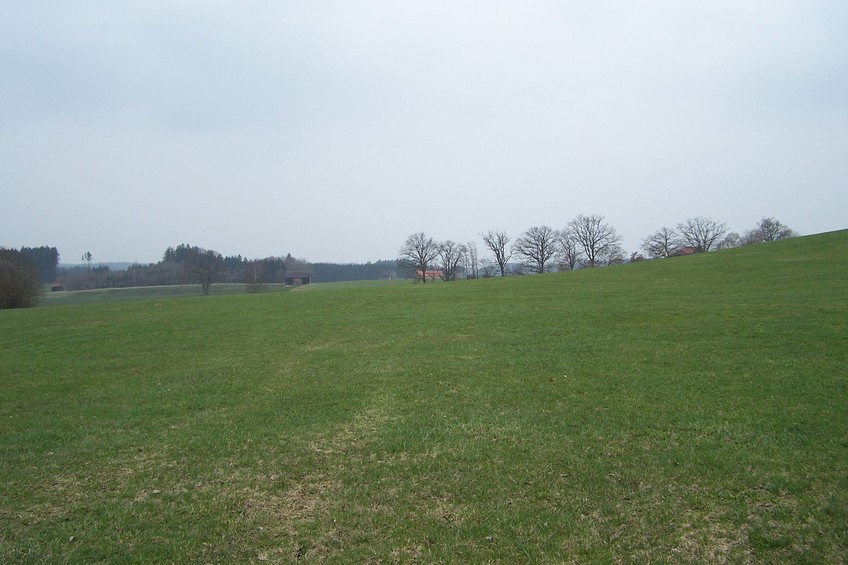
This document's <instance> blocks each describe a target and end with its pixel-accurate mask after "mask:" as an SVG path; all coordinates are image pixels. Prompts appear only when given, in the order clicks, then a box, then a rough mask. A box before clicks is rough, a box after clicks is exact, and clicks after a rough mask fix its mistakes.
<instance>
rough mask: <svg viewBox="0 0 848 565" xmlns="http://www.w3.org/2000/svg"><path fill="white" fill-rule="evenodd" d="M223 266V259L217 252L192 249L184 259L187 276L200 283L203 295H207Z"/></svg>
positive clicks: (197, 248)
mask: <svg viewBox="0 0 848 565" xmlns="http://www.w3.org/2000/svg"><path fill="white" fill-rule="evenodd" d="M223 264H224V258H223V257H221V254H220V253H218V252H217V251H212V250H211V249H201V248H199V247H193V248H191V249H190V250H189V253H188V256H187V257H186V263H185V268H186V272H187V273H188V275H189V276H190V277H191V278H192V279H193V280H194V281H196V282H199V283H200V286H201V288H203V294H209V289H210V287H211V286H212V283H213V282H214V281H215V277H216V275H217V274H218V271H219V270H220V269H221V267H222V266H223Z"/></svg>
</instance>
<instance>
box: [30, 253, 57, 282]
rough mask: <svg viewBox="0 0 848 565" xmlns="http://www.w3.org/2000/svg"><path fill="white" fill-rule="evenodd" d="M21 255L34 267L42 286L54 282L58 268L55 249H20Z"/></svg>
mask: <svg viewBox="0 0 848 565" xmlns="http://www.w3.org/2000/svg"><path fill="white" fill-rule="evenodd" d="M21 253H22V254H23V255H24V257H26V258H27V260H28V261H29V262H30V263H32V264H33V265H35V269H36V271H38V280H39V282H41V283H43V284H47V283H52V282H53V281H55V280H56V276H57V274H58V268H59V250H58V249H56V248H55V247H47V246H46V245H44V246H41V247H21Z"/></svg>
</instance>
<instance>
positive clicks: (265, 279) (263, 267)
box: [44, 244, 397, 290]
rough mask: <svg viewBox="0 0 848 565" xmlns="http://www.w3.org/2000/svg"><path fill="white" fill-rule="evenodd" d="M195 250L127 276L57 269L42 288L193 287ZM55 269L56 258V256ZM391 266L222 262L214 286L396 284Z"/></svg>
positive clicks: (184, 249)
mask: <svg viewBox="0 0 848 565" xmlns="http://www.w3.org/2000/svg"><path fill="white" fill-rule="evenodd" d="M198 250H200V248H199V247H196V246H192V245H188V244H180V245H178V246H176V247H169V248H168V249H166V250H165V253H164V254H163V256H162V260H161V261H159V262H158V263H152V264H148V265H139V264H136V265H131V266H129V267H128V268H127V269H126V270H113V269H110V268H109V267H108V266H106V265H97V266H93V267H90V266H85V265H83V266H76V267H71V268H66V269H59V270H58V273H57V276H54V277H53V278H51V279H49V281H48V280H45V281H44V282H52V281H53V280H56V278H57V277H58V280H59V281H60V282H61V284H62V287H63V288H64V289H65V290H89V289H101V288H128V287H135V286H159V285H180V284H193V283H195V282H196V280H195V278H194V275H193V274H192V273H191V272H190V270H189V269H187V268H186V265H187V263H188V262H189V260H190V257H191V255H192V253H193V252H196V251H198ZM56 256H57V263H58V253H57V255H56ZM396 270H397V266H396V262H395V261H377V262H375V263H370V262H369V263H365V264H356V263H351V264H336V263H309V262H307V261H305V260H303V259H297V258H294V257H292V256H291V254H288V255H287V256H286V257H266V258H265V259H248V258H246V257H242V256H241V255H233V256H227V257H222V258H221V265H220V267H219V268H218V269H217V270H216V273H215V276H214V281H215V282H218V283H231V284H241V283H244V284H256V281H257V279H256V277H257V273H261V284H284V283H285V280H286V273H287V272H294V271H297V272H303V271H306V272H311V273H312V282H338V281H353V280H369V279H383V278H395V277H396V276H397V274H396Z"/></svg>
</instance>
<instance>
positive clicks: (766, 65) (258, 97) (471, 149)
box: [0, 0, 848, 262]
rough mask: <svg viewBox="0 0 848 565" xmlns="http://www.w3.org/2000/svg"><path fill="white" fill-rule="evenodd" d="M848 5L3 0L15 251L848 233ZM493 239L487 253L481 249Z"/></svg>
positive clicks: (143, 255)
mask: <svg viewBox="0 0 848 565" xmlns="http://www.w3.org/2000/svg"><path fill="white" fill-rule="evenodd" d="M846 29H848V2H845V1H844V0H835V1H824V0H805V1H803V2H802V1H798V0H792V1H784V0H769V1H749V2H738V0H733V1H730V0H716V1H712V2H681V1H679V0H656V1H635V2H631V1H627V2H625V1H621V2H612V1H588V0H585V1H534V2H493V1H485V2H483V1H480V2H462V1H459V2H457V1H433V0H427V1H411V2H397V1H380V2H342V1H339V2H323V1H309V2H282V1H279V2H272V1H267V2H225V1H217V2H213V1H209V2H205V1H204V2H201V1H174V0H169V1H167V2H159V1H151V0H146V1H138V2H112V1H105V0H90V1H85V2H83V1H74V0H62V1H39V0H34V1H31V2H29V1H28V2H21V1H16V0H15V1H13V0H9V1H4V0H0V191H2V203H3V204H2V206H1V207H0V245H2V246H6V247H20V246H22V245H27V246H36V245H55V246H56V247H58V248H59V252H60V253H61V255H62V260H63V261H65V262H77V261H78V260H79V257H80V256H81V255H82V254H83V253H84V252H86V251H90V252H91V253H92V254H93V256H94V259H95V261H134V260H137V261H140V262H153V261H157V260H159V259H160V258H161V255H162V253H163V252H164V250H165V248H167V247H168V246H170V245H177V244H179V243H190V244H193V245H200V246H202V247H206V248H210V249H215V250H217V251H219V252H221V253H223V254H225V255H234V254H238V253H240V254H243V255H245V256H247V257H250V258H259V257H266V256H269V255H285V254H286V253H292V254H293V255H295V256H298V257H304V258H306V259H309V260H311V261H363V262H364V261H368V260H377V259H388V258H393V257H395V256H396V254H397V250H398V248H399V247H400V246H401V244H402V243H403V241H404V239H405V238H406V236H407V235H408V234H410V233H412V232H416V231H424V232H426V233H427V234H428V235H431V236H433V237H435V238H437V239H453V240H456V241H463V242H467V241H476V242H478V246H480V245H481V244H480V237H479V233H480V232H482V231H485V230H488V229H495V228H497V229H504V230H506V231H507V232H508V233H509V234H510V235H513V236H516V235H518V234H519V233H520V232H521V231H523V230H525V229H527V228H528V227H530V226H533V225H541V224H547V225H549V226H551V227H554V228H560V227H563V226H564V225H565V224H566V223H567V222H568V221H569V220H570V219H572V218H573V217H574V216H576V215H577V214H580V213H583V214H593V213H597V214H601V215H603V216H605V217H606V218H607V221H608V222H609V223H611V224H612V225H613V226H614V227H615V228H616V229H617V230H618V231H619V233H621V234H622V235H623V236H624V243H625V248H626V250H627V251H628V253H629V252H631V251H635V250H636V249H637V248H638V247H639V245H640V243H641V240H642V239H643V238H644V237H645V236H647V235H648V234H650V233H652V232H653V231H656V230H657V229H659V228H660V227H662V226H669V227H673V226H674V225H675V224H677V223H678V222H680V221H683V220H685V219H686V218H689V217H694V216H699V215H700V216H708V217H712V218H714V219H717V220H721V221H724V222H726V223H727V224H728V226H729V227H730V228H731V229H732V230H734V231H737V232H740V233H741V232H743V231H744V230H746V229H749V228H752V227H753V226H754V224H755V223H756V222H757V221H758V220H759V219H760V218H761V217H762V216H775V217H777V218H778V219H780V220H781V221H783V222H784V223H786V224H788V225H790V226H791V227H792V228H794V229H796V230H797V231H800V232H801V233H817V232H822V231H829V230H834V229H841V228H845V227H848V221H846V218H847V217H848V186H846V184H847V183H846V179H848V33H846V32H845V30H846ZM481 251H482V247H481Z"/></svg>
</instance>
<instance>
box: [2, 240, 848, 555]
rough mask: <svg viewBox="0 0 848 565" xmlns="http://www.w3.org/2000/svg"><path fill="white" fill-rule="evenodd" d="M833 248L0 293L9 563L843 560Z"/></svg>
mask: <svg viewBox="0 0 848 565" xmlns="http://www.w3.org/2000/svg"><path fill="white" fill-rule="evenodd" d="M846 252H848V232H845V231H843V232H836V233H831V234H824V235H821V236H813V237H805V238H798V239H794V240H789V241H786V242H780V243H775V244H768V245H760V246H755V247H746V248H741V249H737V250H730V251H726V252H719V253H711V254H707V255H700V256H692V257H682V258H676V259H671V260H664V261H656V262H649V263H639V264H631V265H625V266H621V267H611V268H607V269H596V270H585V271H577V272H573V273H562V274H553V275H541V276H532V277H530V276H528V277H515V278H507V279H487V280H479V281H467V282H466V281H462V282H456V283H450V284H434V285H430V284H427V285H412V284H403V285H398V284H394V285H391V284H383V285H338V286H333V285H327V286H323V285H316V286H315V287H313V288H312V289H309V291H305V292H301V291H298V292H286V293H264V294H255V295H250V294H231V295H212V296H207V297H203V296H197V297H192V296H190V297H179V298H166V297H156V298H152V299H138V300H131V301H122V302H111V301H100V302H94V303H91V304H69V305H64V306H60V305H57V306H55V307H50V308H37V309H31V310H17V311H3V312H0V378H1V379H2V387H3V388H2V391H3V392H2V395H0V562H16V563H50V562H54V563H64V562H73V563H96V562H104V563H105V562H115V563H150V562H178V563H195V562H197V563H207V562H272V563H273V562H292V561H296V560H300V561H302V562H323V561H330V562H352V563H358V562H412V561H418V562H455V563H465V562H488V561H494V562H551V563H559V562H601V563H607V562H618V563H634V562H637V563H638V562H641V563H690V562H716V561H719V562H721V561H728V562H742V563H744V562H751V563H755V562H756V563H759V562H807V563H827V562H831V563H840V562H844V561H845V560H846V558H847V557H848V374H846V366H848V327H847V326H848V300H846V299H848V295H847V294H846V282H845V281H846V278H848V277H847V276H848V263H846V261H845V257H846ZM303 290H307V289H303Z"/></svg>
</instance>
